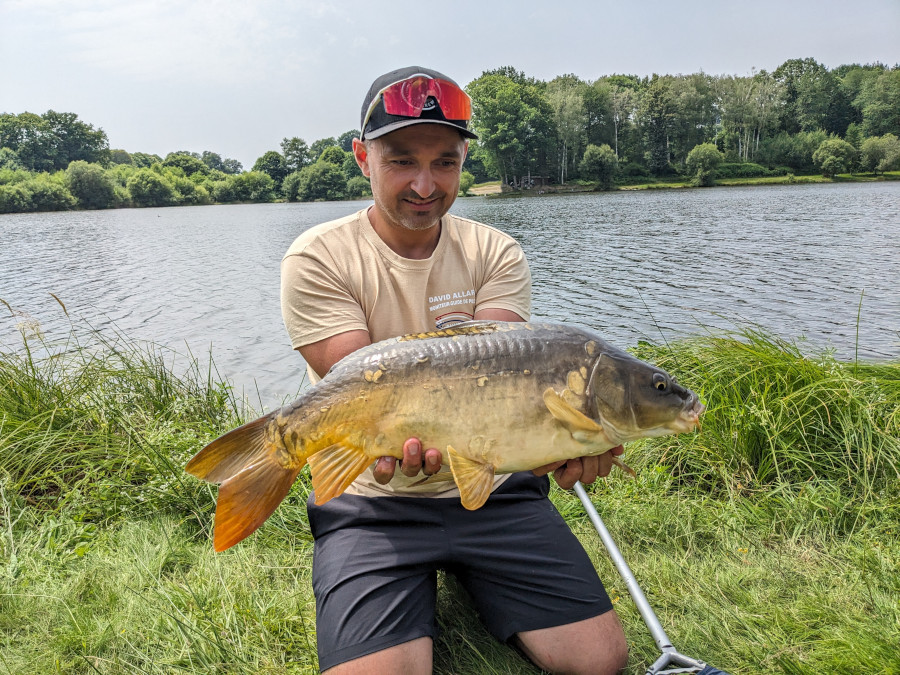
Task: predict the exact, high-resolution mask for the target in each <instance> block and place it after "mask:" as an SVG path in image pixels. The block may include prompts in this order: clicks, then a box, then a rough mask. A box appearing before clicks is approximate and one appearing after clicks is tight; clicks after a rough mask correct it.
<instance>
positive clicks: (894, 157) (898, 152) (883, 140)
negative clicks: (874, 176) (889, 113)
mask: <svg viewBox="0 0 900 675" xmlns="http://www.w3.org/2000/svg"><path fill="white" fill-rule="evenodd" d="M859 155H860V162H859V163H860V166H861V167H862V169H863V170H864V171H872V172H874V173H878V172H881V173H884V172H885V171H895V170H897V169H900V139H898V138H897V137H896V136H894V134H885V135H884V136H875V137H872V138H867V139H866V140H864V141H863V142H862V146H861V147H860V150H859Z"/></svg>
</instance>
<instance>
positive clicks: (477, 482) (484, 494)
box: [447, 445, 494, 511]
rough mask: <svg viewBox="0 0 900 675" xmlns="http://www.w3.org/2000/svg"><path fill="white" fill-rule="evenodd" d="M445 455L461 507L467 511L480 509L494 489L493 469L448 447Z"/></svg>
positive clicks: (489, 465)
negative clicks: (448, 458) (447, 457)
mask: <svg viewBox="0 0 900 675" xmlns="http://www.w3.org/2000/svg"><path fill="white" fill-rule="evenodd" d="M447 455H448V456H449V457H450V470H451V471H452V472H453V479H454V480H455V481H456V486H457V487H458V488H459V496H460V499H461V500H462V505H463V506H464V507H465V508H466V509H468V510H469V511H474V510H475V509H478V508H481V506H482V505H484V503H485V502H486V501H487V498H488V497H490V496H491V490H492V489H493V487H494V467H493V466H492V465H491V464H488V463H487V462H481V461H478V460H476V459H469V458H468V457H464V456H463V455H461V454H460V453H458V452H457V451H456V450H454V449H453V447H452V446H449V445H448V446H447Z"/></svg>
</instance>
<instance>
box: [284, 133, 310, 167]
mask: <svg viewBox="0 0 900 675" xmlns="http://www.w3.org/2000/svg"><path fill="white" fill-rule="evenodd" d="M281 152H282V155H283V156H284V165H285V168H287V170H288V171H289V172H293V171H299V170H300V169H302V168H303V167H304V166H307V165H308V164H311V163H312V161H311V160H310V157H309V146H308V145H307V144H306V141H304V140H303V139H302V138H297V137H296V136H294V137H293V138H284V139H282V140H281ZM313 161H314V160H313Z"/></svg>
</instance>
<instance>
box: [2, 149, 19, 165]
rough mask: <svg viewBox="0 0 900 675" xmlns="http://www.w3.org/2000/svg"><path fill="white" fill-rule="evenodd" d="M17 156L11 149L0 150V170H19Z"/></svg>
mask: <svg viewBox="0 0 900 675" xmlns="http://www.w3.org/2000/svg"><path fill="white" fill-rule="evenodd" d="M21 168H22V162H20V161H19V155H17V154H16V151H15V150H13V149H12V148H0V169H21Z"/></svg>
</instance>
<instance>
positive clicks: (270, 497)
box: [213, 457, 302, 553]
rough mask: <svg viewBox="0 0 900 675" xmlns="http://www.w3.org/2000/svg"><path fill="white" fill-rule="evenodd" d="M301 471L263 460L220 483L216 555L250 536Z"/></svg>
mask: <svg viewBox="0 0 900 675" xmlns="http://www.w3.org/2000/svg"><path fill="white" fill-rule="evenodd" d="M301 468H302V467H287V468H286V467H284V466H282V465H281V464H279V463H278V462H277V461H275V460H274V458H272V457H266V458H264V459H263V460H262V461H260V462H257V463H256V464H251V465H250V466H248V467H246V468H245V469H243V470H242V471H239V472H238V473H236V474H235V475H233V476H231V477H230V478H227V479H226V480H225V481H223V482H222V485H221V486H219V498H218V500H217V501H216V525H215V529H214V532H213V548H214V549H215V550H216V552H217V553H218V552H220V551H224V550H225V549H226V548H230V547H232V546H234V545H235V544H237V543H238V542H239V541H241V540H242V539H246V538H247V537H249V536H250V535H251V534H253V533H254V532H255V531H256V530H257V528H259V526H260V525H262V524H263V523H264V522H265V521H266V519H267V518H268V517H269V516H271V515H272V512H273V511H274V510H275V509H276V508H277V507H278V505H279V504H280V503H281V502H282V500H283V499H284V498H285V496H286V495H287V493H288V490H290V489H291V485H293V484H294V481H295V480H296V478H297V474H298V473H300V469H301Z"/></svg>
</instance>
